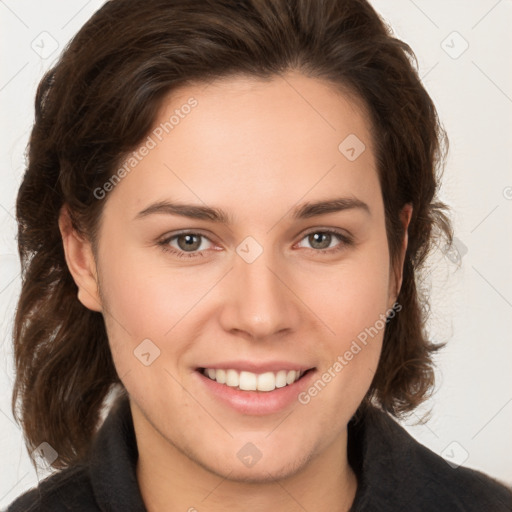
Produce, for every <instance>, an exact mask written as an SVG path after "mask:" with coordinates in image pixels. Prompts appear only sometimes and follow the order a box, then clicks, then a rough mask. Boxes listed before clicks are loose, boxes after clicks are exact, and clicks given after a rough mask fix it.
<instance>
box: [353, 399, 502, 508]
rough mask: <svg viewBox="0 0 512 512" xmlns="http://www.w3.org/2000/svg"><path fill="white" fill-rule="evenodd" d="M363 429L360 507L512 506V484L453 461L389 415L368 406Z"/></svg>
mask: <svg viewBox="0 0 512 512" xmlns="http://www.w3.org/2000/svg"><path fill="white" fill-rule="evenodd" d="M363 431H364V433H363V461H362V463H363V467H362V478H363V485H364V487H365V489H364V490H365V492H364V493H363V495H362V496H361V497H360V505H361V507H357V508H356V509H355V510H373V509H375V510H381V511H387V510H407V511H408V512H411V511H416V510H418V511H420V510H421V511H430V510H432V511H434V510H435V511H436V512H445V511H446V512H448V511H450V512H454V511H455V512H473V511H474V512H477V511H478V512H481V511H482V510H485V511H486V512H487V511H488V512H511V511H512V490H511V489H509V488H507V487H506V486H505V485H503V484H502V483H500V482H498V481H497V480H495V479H493V478H491V477H490V476H488V475H485V474H484V473H481V472H479V471H476V470H473V469H469V468H466V467H463V466H452V465H450V464H449V463H448V462H447V461H446V460H445V459H444V458H442V457H441V456H440V455H438V454H436V453H434V452H433V451H431V450H430V449H428V448H427V447H426V446H423V445H422V444H421V443H419V442H418V441H416V440H415V439H414V438H413V437H412V436H411V435H410V434H409V433H408V432H407V431H406V430H405V429H404V428H403V427H402V426H401V425H400V424H399V423H398V422H397V421H395V420H394V419H393V418H391V416H389V415H388V414H386V413H384V412H382V411H380V410H377V409H373V410H371V411H368V412H367V416H366V417H365V419H364V422H363ZM370 504H371V506H369V505H370Z"/></svg>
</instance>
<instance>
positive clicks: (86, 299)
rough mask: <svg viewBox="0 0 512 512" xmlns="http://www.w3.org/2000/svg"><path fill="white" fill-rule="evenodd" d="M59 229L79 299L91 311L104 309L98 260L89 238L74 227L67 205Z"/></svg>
mask: <svg viewBox="0 0 512 512" xmlns="http://www.w3.org/2000/svg"><path fill="white" fill-rule="evenodd" d="M59 229H60V234H61V236H62V244H63V246H64V255H65V257H66V263H67V265H68V269H69V271H70V273H71V275H72V276H73V280H74V281H75V283H76V285H77V287H78V300H79V301H80V302H81V303H82V304H83V305H84V306H85V307H86V308H88V309H90V310H91V311H98V312H101V311H102V306H101V299H100V295H99V287H98V274H97V271H96V261H95V259H94V253H93V251H92V246H91V243H90V242H89V240H87V239H86V238H84V237H83V236H82V235H80V234H79V233H78V232H77V231H76V229H75V228H74V227H73V223H72V221H71V217H70V215H69V210H68V207H67V205H64V206H63V207H62V208H61V210H60V214H59Z"/></svg>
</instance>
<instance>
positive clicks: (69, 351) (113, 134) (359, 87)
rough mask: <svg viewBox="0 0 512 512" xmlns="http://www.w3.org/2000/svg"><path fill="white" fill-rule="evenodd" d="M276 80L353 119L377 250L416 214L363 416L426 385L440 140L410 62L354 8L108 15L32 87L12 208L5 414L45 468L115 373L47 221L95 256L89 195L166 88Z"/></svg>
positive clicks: (169, 3) (194, 5) (394, 244)
mask: <svg viewBox="0 0 512 512" xmlns="http://www.w3.org/2000/svg"><path fill="white" fill-rule="evenodd" d="M288 70H298V71H299V72H301V73H303V74H304V75H306V76H308V77H312V78H317V79H320V80H324V81H326V82H328V83H330V84H333V85H334V86H335V87H337V88H338V89H339V90H341V91H342V92H349V93H351V94H353V95H356V96H357V97H358V98H359V99H360V100H361V101H362V104H363V105H364V106H365V109H366V111H367V115H368V117H369V119H368V121H369V123H370V125H371V132H372V137H373V139H374V141H373V143H374V148H375V154H376V159H377V164H378V172H379V179H380V184H381V188H382V194H383V200H384V205H385V214H386V230H387V237H388V242H389V250H390V255H391V257H392V259H393V260H394V261H395V262H396V261H397V256H398V254H399V248H400V244H401V242H402V240H403V235H404V233H403V227H402V224H401V222H400V216H399V214H400V211H401V209H402V207H403V206H404V205H405V204H407V203H410V204H412V206H413V214H412V219H411V222H410V226H409V231H408V235H409V245H408V249H407V253H406V256H405V263H404V274H403V284H402V287H401V290H400V294H399V296H398V299H397V302H398V303H399V304H400V305H401V306H402V310H401V311H400V313H399V314H397V316H396V317H395V318H394V319H393V320H391V321H390V322H389V323H388V324H387V326H386V331H385V335H384V342H383V350H382V354H381V359H380V364H379V366H378V369H377V372H376V374H375V377H374V380H373V382H372V384H371V388H370V390H369V392H368V394H367V396H366V397H365V400H364V402H363V406H364V405H365V404H369V403H370V402H373V403H377V404H379V405H380V406H381V407H382V408H383V409H384V410H386V411H388V412H389V413H391V414H393V415H395V416H400V415H401V414H404V413H406V412H408V411H412V410H413V409H414V408H415V407H416V406H417V405H418V404H419V403H421V402H422V401H423V400H424V399H425V398H426V397H427V396H428V394H429V392H430V390H431V389H432V387H433V383H434V371H433V363H432V353H433V352H434V351H435V350H436V349H437V348H438V347H439V345H436V344H433V343H432V342H431V341H429V340H428V338H427V334H426V330H425V317H426V312H427V309H426V305H427V302H426V300H425V298H424V297H421V296H420V294H419V292H418V289H417V283H418V282H419V281H418V276H419V274H418V272H419V271H420V270H421V269H422V266H423V264H424V262H425V258H426V256H427V254H428V252H429V249H430V248H431V246H432V244H433V241H434V240H435V239H436V237H437V236H438V235H443V234H444V235H446V237H447V239H448V241H451V226H450V222H449V220H448V219H447V217H446V216H445V214H444V208H445V207H444V205H443V204H441V203H439V202H436V199H435V197H436V192H437V189H438V180H439V173H440V172H441V170H442V167H443V165H442V164H443V161H444V157H445V151H444V150H445V149H447V147H448V144H447V138H446V134H445V132H444V130H443V128H442V126H441V124H440V123H439V120H438V117H437V113H436V109H435V106H434V104H433V102H432V100H431V98H430V97H429V95H428V94H427V92H426V91H425V89H424V87H423V86H422V84H421V81H420V79H419V77H418V74H417V62H416V59H415V56H414V53H413V52H412V50H411V48H410V47H409V46H408V45H407V44H406V43H404V42H402V41H400V40H398V39H396V38H395V37H393V35H392V31H391V30H390V28H389V27H388V26H387V25H386V23H385V22H383V20H382V19H381V18H380V17H379V16H378V15H377V13H376V12H375V11H374V9H373V8H372V7H371V6H370V5H369V4H368V3H367V2H366V1H364V0H240V1H229V0H110V1H107V2H106V3H105V4H104V6H103V7H101V8H100V9H99V10H98V11H97V12H96V13H95V14H94V15H93V17H92V18H91V19H90V20H89V21H88V22H87V23H86V24H85V25H84V27H83V28H82V29H81V30H80V31H79V32H78V34H77V35H76V36H75V37H74V38H73V40H72V41H71V42H70V44H69V45H68V47H67V48H66V49H65V50H64V52H63V53H62V55H61V57H60V59H59V60H58V62H57V63H56V64H55V66H54V67H53V68H52V69H50V71H48V73H47V74H46V75H45V76H44V78H43V79H42V81H41V83H40V85H39V88H38V91H37V97H36V102H35V122H34V126H33V129H32V133H31V136H30V141H29V146H28V165H27V168H26V172H25V174H24V177H23V182H22V184H21V186H20V189H19V194H18V198H17V205H16V207H17V210H16V213H17V221H18V227H19V231H18V244H19V254H20V258H21V263H22V290H21V296H20V298H19V303H18V308H17V313H16V318H15V328H14V356H15V365H16V381H15V386H14V393H13V404H12V406H13V412H14V414H15V417H16V418H17V421H18V422H19V423H20V424H21V425H22V427H23V430H24V434H25V439H26V444H27V447H28V448H29V450H32V449H34V447H36V446H38V445H39V444H40V443H41V442H43V441H46V442H48V443H49V444H50V445H51V446H52V447H54V448H55V450H56V451H57V452H58V454H59V457H58V459H57V460H56V461H55V462H54V464H53V466H54V467H55V468H63V467H65V466H69V465H71V464H74V463H76V462H77V461H78V460H80V459H81V458H82V457H83V456H84V455H85V454H86V453H87V450H88V447H89V446H90V443H91V440H92V438H93V436H94V433H95V431H96V429H97V427H98V426H99V424H100V423H101V416H100V411H101V408H102V405H103V404H104V402H105V397H106V396H107V394H108V393H109V391H110V390H112V389H115V388H116V385H119V386H120V387H121V389H122V383H121V382H120V380H119V377H118V375H117V373H116V370H115V367H114V364H113V361H112V357H111V354H110V350H109V344H108V339H107V334H106V330H105V325H104V321H103V317H102V315H101V314H100V313H97V312H93V311H90V310H88V309H86V308H85V307H84V306H83V305H82V304H81V303H80V302H79V300H78V299H77V287H76V285H75V283H74V281H73V279H72V277H71V274H70V272H69V271H68V268H67V265H66V261H65V258H64V251H63V245H62V239H61V235H60V232H59V227H58V217H59V212H60V210H61V207H62V206H63V205H68V206H69V211H70V213H71V218H72V222H73V226H74V227H75V229H76V230H77V231H78V232H79V233H81V234H83V235H84V236H87V237H89V239H90V240H91V241H92V242H93V244H94V240H95V237H96V234H97V227H98V222H99V220H100V219H101V213H102V207H103V205H104V204H105V201H108V195H107V197H106V198H105V199H103V200H98V199H96V197H95V195H94V193H93V191H94V190H95V189H96V188H97V187H101V186H102V185H103V184H104V183H105V182H106V181H107V180H108V179H109V178H110V177H111V176H112V175H113V174H114V172H115V170H116V169H117V168H118V165H119V164H120V162H122V160H123V158H124V156H125V155H126V154H127V152H129V151H131V150H133V149H134V148H136V147H137V146H138V144H139V143H140V142H141V141H142V140H143V139H144V138H145V136H146V135H147V133H148V132H149V130H150V129H151V127H152V126H153V123H154V120H155V117H156V115H157V113H158V111H159V108H160V107H161V105H162V102H163V100H164V98H165V97H166V96H167V95H168V94H169V93H170V92H171V91H172V90H174V89H175V88H178V87H180V86H183V85H186V84H192V83H203V82H208V81H212V80H215V79H216V78H223V77H229V76H234V75H244V76H249V77H254V78H259V79H271V78H272V77H275V76H279V75H281V74H282V73H284V72H286V71H288Z"/></svg>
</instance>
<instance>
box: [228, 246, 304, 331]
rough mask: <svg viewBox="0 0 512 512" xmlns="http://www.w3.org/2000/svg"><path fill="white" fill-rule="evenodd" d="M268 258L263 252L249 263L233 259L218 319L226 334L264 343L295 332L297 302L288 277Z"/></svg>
mask: <svg viewBox="0 0 512 512" xmlns="http://www.w3.org/2000/svg"><path fill="white" fill-rule="evenodd" d="M271 256H272V255H271V251H270V250H264V251H263V252H262V254H260V256H259V257H258V258H256V259H255V260H254V261H252V262H248V261H246V260H244V259H243V258H242V257H239V256H238V255H237V256H236V257H235V262H234V267H233V269H232V271H231V272H230V275H229V277H228V280H227V282H226V286H227V288H228V289H227V290H226V295H225V297H226V300H225V301H224V304H223V309H222V313H221V316H220V318H221V323H222V327H223V328H224V329H225V330H226V331H230V332H236V333H237V334H238V335H240V334H241V333H243V334H244V335H245V336H246V337H248V338H250V339H255V340H265V339H267V338H271V337H272V336H275V335H279V334H284V332H286V331H290V332H292V331H294V330H296V329H297V327H298V324H299V321H300V318H301V315H300V300H298V298H297V296H296V295H295V294H294V293H293V289H292V287H293V285H292V284H291V283H289V281H290V279H291V278H290V273H289V272H287V271H286V270H283V269H284V268H285V267H284V265H283V264H282V263H281V264H278V263H277V261H276V260H275V259H274V258H272V257H271Z"/></svg>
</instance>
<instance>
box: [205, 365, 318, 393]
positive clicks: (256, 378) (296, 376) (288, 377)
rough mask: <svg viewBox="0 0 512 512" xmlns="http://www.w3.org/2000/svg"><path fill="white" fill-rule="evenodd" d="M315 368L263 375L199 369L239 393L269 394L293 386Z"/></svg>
mask: <svg viewBox="0 0 512 512" xmlns="http://www.w3.org/2000/svg"><path fill="white" fill-rule="evenodd" d="M313 370H314V368H309V369H307V370H304V369H296V370H286V369H282V370H278V371H265V372H263V373H253V372H250V371H246V370H241V371H240V370H236V369H234V368H228V369H224V368H198V369H197V371H199V372H200V373H201V374H202V375H204V376H205V377H207V378H208V379H210V380H213V381H215V382H217V383H218V384H222V385H224V386H228V387H230V388H234V389H236V390H239V391H261V392H264V393H268V392H271V391H275V390H276V389H280V388H284V387H287V386H291V385H292V384H294V383H295V382H297V381H298V380H300V379H302V378H303V377H304V376H305V375H306V374H307V373H308V372H311V371H313Z"/></svg>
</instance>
